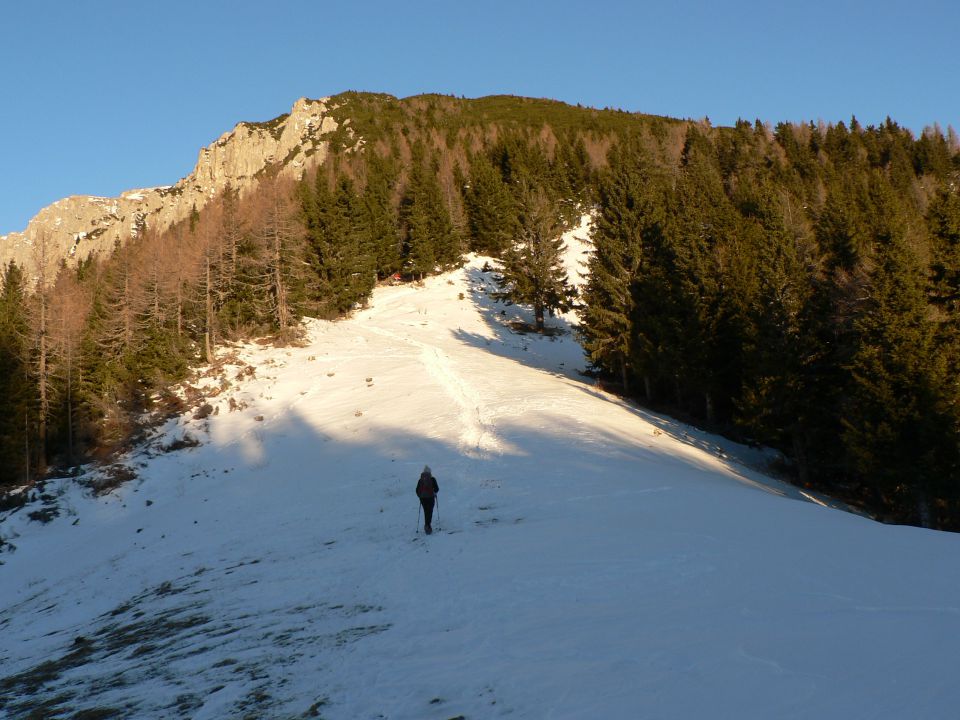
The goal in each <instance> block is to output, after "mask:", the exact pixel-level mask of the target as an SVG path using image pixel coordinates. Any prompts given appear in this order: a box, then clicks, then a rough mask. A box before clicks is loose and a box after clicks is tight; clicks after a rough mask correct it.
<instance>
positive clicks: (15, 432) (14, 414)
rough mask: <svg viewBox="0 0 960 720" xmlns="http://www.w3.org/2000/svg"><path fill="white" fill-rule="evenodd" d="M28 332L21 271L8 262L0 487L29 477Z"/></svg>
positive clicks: (2, 321) (1, 328)
mask: <svg viewBox="0 0 960 720" xmlns="http://www.w3.org/2000/svg"><path fill="white" fill-rule="evenodd" d="M28 332H29V326H28V323H27V313H26V290H25V285H24V278H23V271H22V270H21V269H20V267H19V266H18V265H17V264H16V263H14V262H10V263H9V264H8V265H7V266H6V267H5V268H4V273H3V284H2V287H0V468H2V470H0V486H9V485H14V484H18V483H24V482H26V481H27V480H28V479H29V478H28V474H29V471H30V468H31V464H30V462H29V452H28V450H29V448H30V444H31V438H30V434H29V433H28V431H27V426H28V424H29V418H30V413H29V408H30V407H31V406H32V405H34V404H35V400H34V396H35V392H34V385H33V383H31V382H30V380H29V374H28V367H27V361H26V351H27V349H26V345H25V343H26V339H27V336H28Z"/></svg>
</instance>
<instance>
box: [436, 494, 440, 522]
mask: <svg viewBox="0 0 960 720" xmlns="http://www.w3.org/2000/svg"><path fill="white" fill-rule="evenodd" d="M436 498H437V529H438V530H439V529H440V496H439V495H437V496H436Z"/></svg>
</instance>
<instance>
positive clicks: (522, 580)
mask: <svg viewBox="0 0 960 720" xmlns="http://www.w3.org/2000/svg"><path fill="white" fill-rule="evenodd" d="M584 235H585V226H584V227H581V228H580V229H579V232H575V233H570V234H568V236H567V240H568V245H569V246H570V249H571V252H570V263H569V265H568V267H569V268H570V269H571V270H572V271H574V270H577V268H578V261H580V260H584V259H585V257H586V255H585V253H586V252H588V247H587V245H586V244H585V243H584V242H582V240H578V239H577V238H583V237H584ZM484 262H485V260H484V259H483V258H471V259H470V262H469V263H468V264H467V265H466V266H465V267H464V268H462V269H460V270H457V271H455V272H452V273H450V274H447V275H444V276H440V277H435V278H430V279H428V280H427V281H426V282H425V284H424V285H423V286H422V287H419V286H412V285H407V286H396V287H384V288H379V289H377V291H376V292H375V293H374V296H373V299H372V302H371V305H370V307H369V308H368V309H364V310H361V311H358V312H356V314H355V315H354V316H353V317H351V318H349V319H346V320H343V321H339V322H320V321H310V322H309V323H308V337H307V339H306V341H305V343H304V345H303V346H298V347H289V348H281V349H275V348H271V347H267V346H261V345H257V344H250V345H247V346H243V347H240V348H237V349H236V350H235V351H234V356H235V357H234V358H233V359H232V360H231V361H230V362H229V363H228V364H226V365H224V366H222V367H219V368H217V367H214V368H207V369H206V372H204V373H202V374H201V376H200V377H199V378H198V379H197V380H196V381H195V383H194V384H195V385H197V386H200V387H203V388H206V390H207V391H208V392H209V391H210V390H212V389H213V388H214V387H223V388H224V389H223V390H222V391H221V392H220V393H219V394H216V395H215V396H214V395H213V394H212V393H211V394H210V395H209V396H208V398H207V402H209V403H210V404H211V405H212V406H213V407H214V408H215V411H216V414H214V415H211V416H209V417H207V418H205V419H195V418H194V417H193V414H192V412H191V413H187V414H185V415H184V416H182V417H179V418H175V419H173V420H171V421H169V422H168V423H167V424H166V425H165V426H164V427H163V428H162V429H161V430H160V431H159V432H158V434H157V435H156V436H155V437H154V438H153V439H152V440H151V441H150V442H149V443H147V444H146V445H145V446H143V447H142V448H140V449H139V450H138V451H136V452H134V453H131V455H130V456H129V457H127V458H126V462H127V464H128V465H129V466H130V467H131V468H132V469H133V470H134V471H135V472H136V474H137V479H135V480H133V481H131V482H129V483H127V484H125V485H123V486H121V487H120V488H119V489H117V490H116V491H114V492H113V493H112V494H110V495H108V496H103V497H93V496H91V495H90V494H89V492H86V491H84V490H83V489H82V488H81V487H80V486H78V485H76V484H73V483H67V482H66V481H64V482H63V483H61V484H60V485H59V486H58V487H54V488H53V490H55V491H56V492H54V493H53V494H54V495H57V496H58V497H57V503H58V506H59V508H60V511H61V512H60V516H59V517H57V518H55V519H53V520H52V521H51V522H50V523H48V524H46V525H43V524H40V523H38V522H32V521H29V520H28V518H27V515H28V512H30V511H31V509H35V507H34V506H30V507H27V508H25V509H23V510H20V511H17V512H13V513H8V514H7V515H6V516H5V517H4V518H3V519H2V524H0V536H2V537H3V538H6V539H7V540H9V541H10V542H11V543H12V544H13V545H15V546H16V549H15V550H14V551H7V552H3V553H0V561H2V562H3V563H4V564H3V565H2V566H0V698H2V699H0V708H2V709H0V716H3V714H4V713H7V715H6V716H7V717H12V718H13V717H26V716H27V715H28V714H29V712H31V711H34V710H36V708H37V707H38V705H39V704H41V703H47V705H46V706H45V707H46V709H47V712H49V713H51V714H50V715H44V717H47V716H49V717H61V716H62V717H70V716H72V714H73V713H76V712H79V711H81V710H87V711H91V712H92V711H94V710H101V711H109V710H114V711H116V713H117V714H116V715H115V717H130V718H171V717H186V718H197V719H200V718H241V717H253V718H298V717H324V718H328V719H356V718H389V719H391V720H399V719H408V718H409V719H427V720H429V719H432V718H436V719H438V720H443V719H446V718H454V717H459V716H463V717H464V718H469V719H477V718H499V717H511V718H657V719H669V718H731V719H732V718H737V719H743V718H781V719H782V718H821V719H822V718H838V719H839V718H844V719H847V718H873V719H876V718H908V717H909V718H946V717H957V712H958V710H957V708H958V707H960V684H958V683H957V681H956V669H957V667H958V666H960V643H958V640H960V570H958V568H960V564H958V561H957V558H958V557H960V537H958V536H957V535H954V534H948V533H938V532H933V531H927V530H921V529H917V528H911V527H894V526H885V525H881V524H878V523H875V522H873V521H870V520H868V519H865V518H863V517H860V516H857V515H854V514H850V513H847V512H843V511H841V510H838V509H833V508H830V507H824V506H821V505H819V504H815V503H813V502H808V501H806V500H805V499H803V497H802V496H801V494H800V493H799V492H798V491H796V490H795V489H793V488H791V487H789V486H786V485H783V484H782V483H780V482H778V481H777V480H774V479H772V478H770V477H768V476H766V475H764V474H763V473H762V472H760V471H759V470H757V469H754V468H757V467H759V466H760V465H761V464H762V462H763V460H764V457H766V456H765V455H764V454H763V453H760V452H757V451H752V450H748V449H746V448H744V447H740V446H736V445H734V444H732V443H730V442H728V441H725V440H722V439H720V438H717V437H714V436H710V435H707V434H705V433H702V432H699V431H697V430H695V429H693V428H691V427H689V426H685V425H682V424H680V423H678V422H675V421H673V420H671V419H669V418H667V417H662V416H658V415H655V414H652V413H649V412H646V411H643V410H641V409H638V408H637V407H635V406H633V405H631V404H630V403H627V402H624V401H622V400H620V399H618V398H616V397H614V396H611V395H609V394H606V393H604V392H603V391H602V390H601V389H599V388H597V387H595V386H594V385H593V384H592V382H591V381H589V380H588V379H586V378H585V377H583V376H582V375H580V374H579V373H578V372H577V370H578V369H582V368H583V366H584V359H583V353H582V350H581V348H580V347H579V346H578V345H577V343H576V340H575V337H574V336H573V335H572V334H570V333H568V334H565V335H562V336H559V337H554V338H551V337H538V336H535V335H531V334H519V333H517V332H515V331H514V330H512V329H511V327H510V326H509V325H508V323H509V322H510V321H512V320H515V319H518V318H526V319H528V320H529V313H528V312H527V311H526V310H525V309H523V308H518V307H517V306H509V307H505V306H504V305H502V304H496V303H494V302H492V301H491V300H490V299H489V296H488V293H489V292H490V291H491V290H492V289H493V278H492V276H491V275H490V274H488V273H484V272H482V270H481V268H482V266H483V264H484ZM578 277H579V276H578ZM461 295H462V296H461ZM502 311H503V312H504V313H505V314H502ZM571 320H572V317H567V318H558V319H555V320H554V321H553V324H554V325H557V326H560V327H563V328H567V329H569V328H570V324H569V323H570V321H571ZM246 366H252V367H253V368H255V374H253V375H245V376H244V377H243V379H241V380H238V379H237V378H236V376H237V375H238V374H239V373H240V372H241V371H242V369H243V368H244V367H246ZM231 405H232V406H233V407H235V408H237V409H235V410H233V411H231V409H230V408H231ZM185 434H189V435H190V436H192V437H195V438H196V439H197V440H199V441H200V442H201V444H200V445H199V446H198V447H193V448H185V449H180V450H176V451H169V452H160V451H159V448H161V447H162V446H164V445H169V444H170V443H171V442H173V441H174V440H177V439H180V438H182V437H184V435H185ZM424 464H429V465H430V467H431V468H432V469H433V471H434V473H435V475H436V476H437V478H438V480H439V484H440V488H441V492H440V495H439V501H440V507H439V511H438V516H437V517H435V519H434V525H435V527H436V528H437V530H438V531H437V532H436V533H435V534H434V535H432V536H430V537H426V536H425V535H424V534H423V533H422V529H421V530H420V531H419V532H418V527H417V524H416V522H417V520H418V503H417V500H416V497H415V495H414V485H415V483H416V479H417V476H418V474H419V472H420V469H421V468H422V467H423V465H424ZM48 489H49V488H48ZM827 504H829V503H827ZM421 521H422V519H421ZM56 713H62V714H56Z"/></svg>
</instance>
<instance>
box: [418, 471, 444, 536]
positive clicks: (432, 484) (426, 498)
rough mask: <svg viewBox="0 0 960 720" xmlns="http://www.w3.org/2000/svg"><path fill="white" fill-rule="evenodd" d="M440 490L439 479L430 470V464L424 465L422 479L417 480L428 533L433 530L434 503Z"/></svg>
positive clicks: (424, 522)
mask: <svg viewBox="0 0 960 720" xmlns="http://www.w3.org/2000/svg"><path fill="white" fill-rule="evenodd" d="M438 492H440V486H439V485H437V479H436V478H435V477H434V476H433V473H432V472H430V466H429V465H424V466H423V472H421V473H420V479H419V480H417V497H418V498H420V504H421V505H422V506H423V530H424V532H426V533H427V535H429V534H430V533H432V532H433V527H432V525H431V523H432V522H433V504H434V502H435V501H436V497H437V493H438Z"/></svg>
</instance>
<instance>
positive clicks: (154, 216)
mask: <svg viewBox="0 0 960 720" xmlns="http://www.w3.org/2000/svg"><path fill="white" fill-rule="evenodd" d="M329 110H330V108H329V107H328V100H327V99H326V98H324V99H321V100H309V99H307V98H301V99H300V100H297V102H296V103H294V105H293V108H292V109H291V111H290V113H288V114H287V115H281V116H280V117H278V118H276V119H274V120H271V121H269V122H263V123H248V122H242V123H239V124H238V125H237V126H236V127H235V128H234V129H233V130H232V131H230V132H228V133H225V134H224V135H222V136H221V137H220V138H219V139H217V140H216V141H215V142H213V143H211V144H210V145H208V146H207V147H205V148H202V149H201V150H200V155H199V157H198V158H197V164H196V167H195V168H194V170H193V172H192V173H190V174H189V175H188V176H187V177H185V178H183V179H181V180H180V181H179V182H177V183H176V184H175V185H170V186H166V187H156V188H148V189H142V190H128V191H126V192H124V193H122V194H121V195H120V197H116V198H104V197H93V196H89V195H75V196H71V197H68V198H64V199H63V200H58V201H57V202H55V203H53V204H52V205H49V206H47V207H45V208H44V209H43V210H41V211H40V212H39V213H37V215H35V216H34V217H33V219H32V220H30V222H29V223H28V225H27V228H26V230H24V231H23V232H13V233H10V234H8V235H3V236H0V267H2V266H6V264H7V263H8V262H9V261H10V260H13V261H15V262H16V263H17V264H18V265H20V266H22V267H23V268H24V269H25V270H26V271H27V276H28V277H30V276H32V275H34V274H35V269H36V259H35V255H36V252H35V250H34V248H35V247H36V241H37V239H38V238H39V237H41V236H44V235H45V236H46V238H48V248H50V247H51V246H52V251H50V255H52V257H53V259H55V260H57V261H58V260H59V259H60V258H66V259H67V262H68V263H75V262H77V261H78V260H81V259H85V258H87V257H88V256H89V255H91V254H93V253H109V252H111V251H112V250H113V248H114V246H115V243H116V242H117V241H118V240H119V241H120V242H121V243H123V242H126V241H127V240H128V239H130V237H132V236H134V235H136V233H137V232H138V231H139V229H140V228H150V229H156V230H158V231H163V230H165V229H166V228H168V227H170V226H171V225H173V224H174V223H177V222H179V221H182V220H185V219H187V218H188V217H189V215H190V213H191V212H192V210H193V208H194V207H196V208H197V210H201V209H202V208H203V207H204V205H206V204H207V203H208V202H210V200H211V199H212V198H214V197H216V196H217V194H218V193H220V192H221V191H222V190H223V189H224V188H226V187H227V185H228V184H229V185H230V186H231V187H234V188H237V189H238V190H239V192H240V194H241V196H243V195H245V194H246V193H248V192H249V191H250V190H251V189H252V188H254V187H255V186H256V185H257V184H258V183H259V175H260V173H261V172H262V171H263V170H264V169H265V168H267V167H268V166H269V165H271V164H273V163H280V164H281V173H286V174H290V175H295V176H297V177H299V176H301V175H302V174H303V173H304V172H305V171H306V170H307V169H308V168H310V167H313V166H315V165H317V164H319V163H321V162H322V161H323V159H324V158H325V157H326V154H327V141H326V140H324V138H325V136H327V135H328V134H329V133H331V132H333V131H334V130H336V129H337V122H336V121H335V120H334V118H333V117H332V116H331V114H330V112H329Z"/></svg>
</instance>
